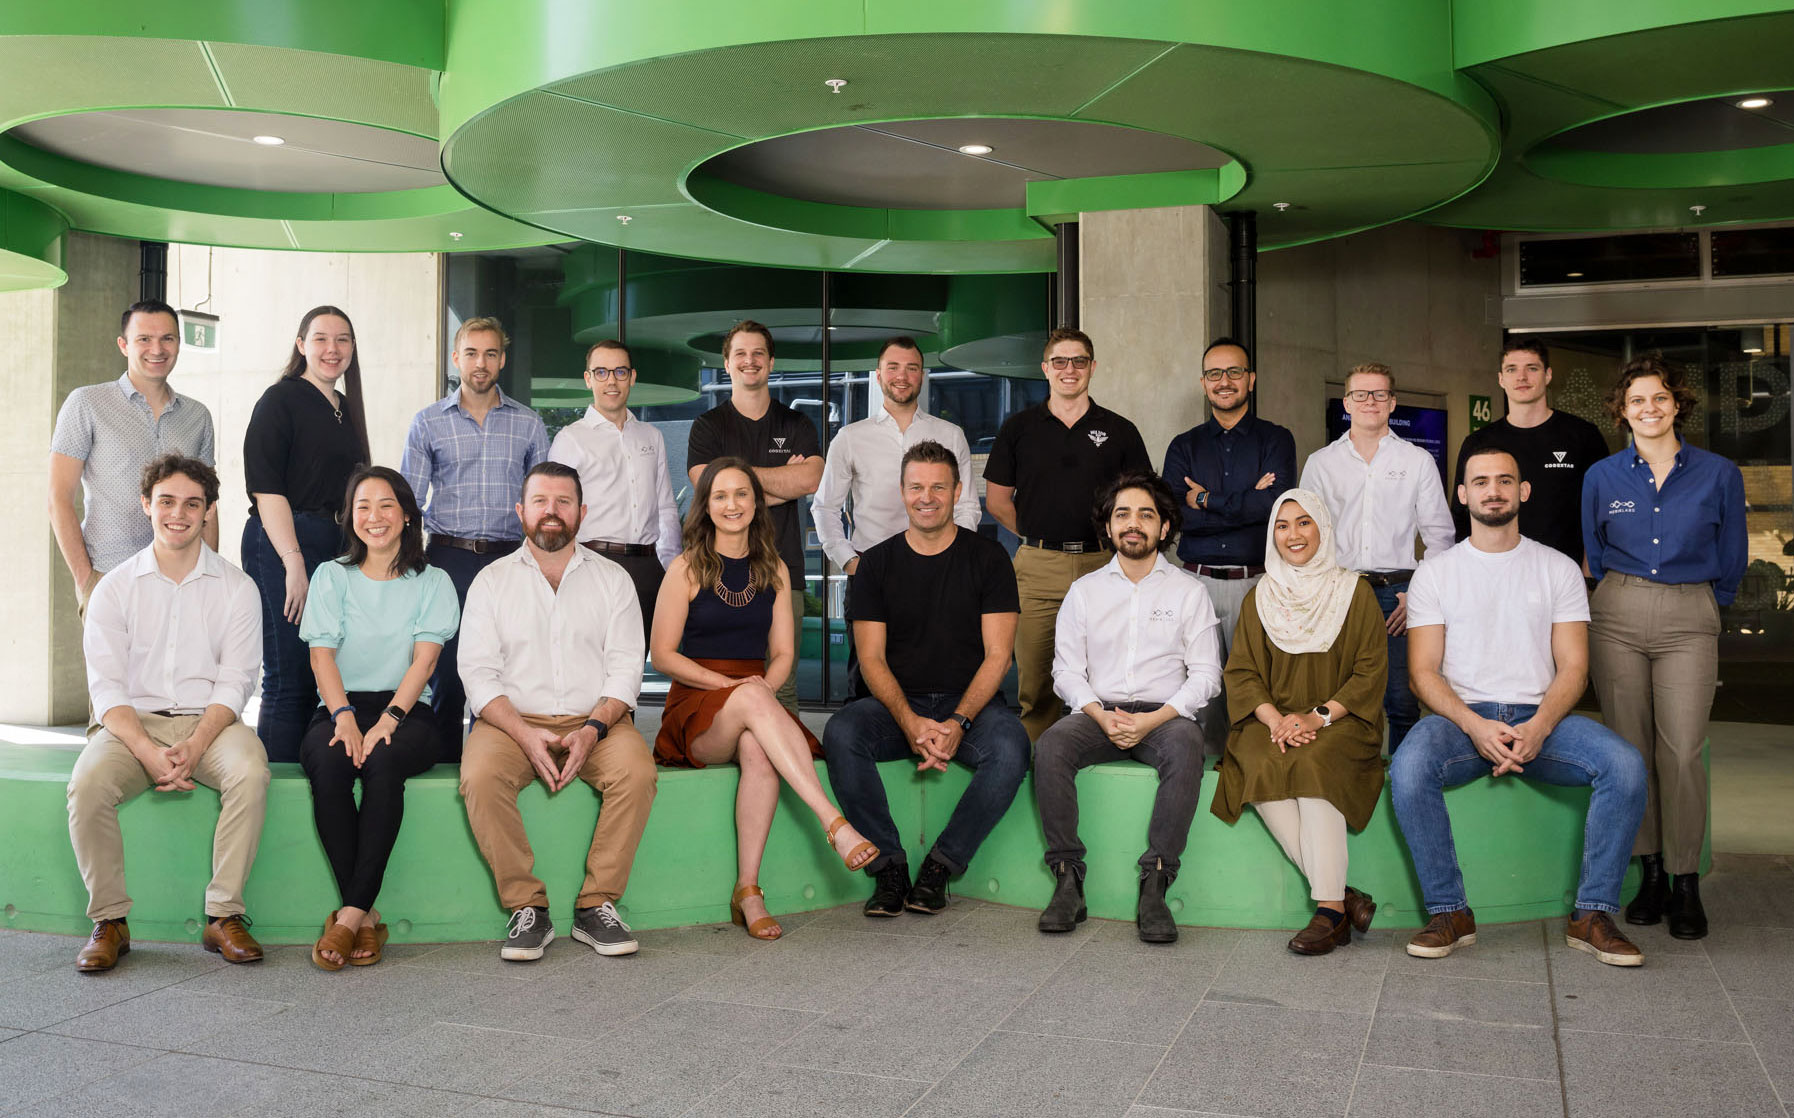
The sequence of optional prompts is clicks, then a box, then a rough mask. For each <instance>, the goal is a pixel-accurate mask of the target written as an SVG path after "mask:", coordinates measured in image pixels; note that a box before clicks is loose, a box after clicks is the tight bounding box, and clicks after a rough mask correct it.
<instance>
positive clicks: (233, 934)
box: [199, 915, 262, 963]
mask: <svg viewBox="0 0 1794 1118" xmlns="http://www.w3.org/2000/svg"><path fill="white" fill-rule="evenodd" d="M251 922H252V921H251V920H250V919H249V917H247V916H242V915H238V916H221V917H219V918H218V919H216V920H209V921H207V922H206V931H205V935H203V936H201V937H200V940H199V942H200V943H202V944H204V945H205V949H206V950H207V951H210V952H212V953H213V954H214V955H222V956H224V961H225V962H227V963H259V962H261V961H262V945H261V944H259V943H257V942H256V941H255V937H254V936H252V935H250V934H249V925H250V924H251Z"/></svg>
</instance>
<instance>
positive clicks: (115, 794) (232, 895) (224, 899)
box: [69, 710, 268, 920]
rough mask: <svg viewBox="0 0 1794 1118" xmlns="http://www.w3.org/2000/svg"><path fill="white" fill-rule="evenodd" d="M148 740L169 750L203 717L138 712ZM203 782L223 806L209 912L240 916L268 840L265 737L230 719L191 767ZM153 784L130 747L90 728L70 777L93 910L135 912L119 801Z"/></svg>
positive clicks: (75, 839)
mask: <svg viewBox="0 0 1794 1118" xmlns="http://www.w3.org/2000/svg"><path fill="white" fill-rule="evenodd" d="M137 717H138V719H140V720H141V721H142V722H143V728H144V730H145V732H147V733H148V734H149V736H150V740H151V741H153V742H155V743H156V744H157V745H158V746H160V747H162V748H163V749H166V748H168V747H169V746H171V745H173V744H175V743H176V742H178V741H181V740H182V739H184V738H185V737H186V736H187V735H188V734H190V733H192V732H193V728H194V727H195V726H197V725H199V715H197V714H189V715H181V716H179V717H173V718H170V717H167V716H165V715H160V714H151V713H149V712H148V711H141V710H140V711H138V712H137ZM193 779H194V781H196V782H197V783H200V784H203V785H205V786H206V787H207V788H213V789H216V790H217V791H218V798H219V800H220V803H221V810H220V811H219V813H218V827H217V829H216V830H215V831H214V832H213V834H212V881H211V884H209V885H207V886H206V915H207V916H240V915H242V913H243V885H244V883H245V882H247V881H248V880H249V868H250V867H251V866H253V865H254V864H255V851H256V847H257V846H258V845H260V843H261V841H262V819H263V817H264V816H265V815H266V814H267V808H268V754H267V752H266V751H265V750H263V749H262V743H261V739H259V738H257V737H256V736H255V731H254V730H251V729H250V728H249V727H248V726H245V725H243V723H242V722H232V723H231V724H230V725H229V726H226V727H225V728H224V730H223V731H222V732H221V733H219V735H218V736H217V738H215V739H213V741H212V744H211V745H210V746H209V747H207V749H206V751H205V752H204V753H202V754H200V757H199V763H198V764H197V765H195V766H194V767H193ZM149 787H150V778H149V773H148V772H146V771H145V770H144V767H143V765H142V763H141V762H139V761H138V760H137V758H136V757H135V756H133V755H132V753H131V750H130V747H129V746H127V745H125V743H124V742H122V741H120V740H119V739H118V738H117V737H115V736H114V735H113V733H112V732H111V731H110V730H107V729H106V728H105V727H103V726H96V727H94V728H93V729H92V730H90V731H89V733H88V737H87V747H86V748H85V749H83V750H81V756H80V757H79V758H78V759H76V761H75V771H74V772H73V773H71V774H70V776H69V841H70V843H72V844H73V845H74V848H75V864H76V865H77V866H79V867H80V868H81V880H82V881H83V882H84V883H86V885H87V916H88V918H89V919H91V920H117V919H120V918H122V917H123V916H124V915H125V914H126V913H128V912H130V911H131V896H130V894H129V893H127V892H125V844H124V836H123V835H122V834H121V833H120V831H119V827H118V805H119V804H122V803H124V802H125V801H126V800H129V799H132V798H134V797H136V796H137V795H139V794H140V793H142V792H146V791H148V790H149Z"/></svg>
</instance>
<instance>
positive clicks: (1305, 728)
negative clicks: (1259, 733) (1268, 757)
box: [1258, 703, 1326, 753]
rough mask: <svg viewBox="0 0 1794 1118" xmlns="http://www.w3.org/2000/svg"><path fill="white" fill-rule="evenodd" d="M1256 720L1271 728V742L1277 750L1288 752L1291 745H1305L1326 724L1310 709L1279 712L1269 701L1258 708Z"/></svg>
mask: <svg viewBox="0 0 1794 1118" xmlns="http://www.w3.org/2000/svg"><path fill="white" fill-rule="evenodd" d="M1258 720H1259V721H1260V722H1263V723H1264V724H1265V725H1266V726H1268V727H1269V728H1270V730H1271V743H1272V744H1273V745H1275V746H1276V747H1277V752H1279V753H1288V752H1289V751H1290V749H1291V748H1292V747H1295V746H1303V745H1307V744H1308V743H1309V742H1311V741H1313V740H1314V739H1315V735H1317V734H1319V733H1320V732H1321V730H1322V729H1323V728H1324V727H1325V726H1326V723H1325V722H1323V721H1321V716H1320V715H1318V714H1316V713H1314V711H1312V710H1305V711H1301V712H1300V713H1294V714H1281V713H1279V712H1278V711H1277V709H1276V708H1275V707H1273V706H1271V704H1269V703H1265V704H1264V705H1263V706H1260V707H1259V708H1258Z"/></svg>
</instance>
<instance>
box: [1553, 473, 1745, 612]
mask: <svg viewBox="0 0 1794 1118" xmlns="http://www.w3.org/2000/svg"><path fill="white" fill-rule="evenodd" d="M1582 542H1583V546H1584V547H1585V548H1586V549H1587V552H1588V571H1589V574H1591V575H1593V576H1594V577H1596V578H1600V577H1601V576H1602V575H1603V574H1604V573H1605V572H1607V571H1618V572H1619V573H1621V574H1627V575H1637V576H1638V577H1640V578H1648V579H1650V580H1651V581H1653V582H1665V583H1688V582H1710V583H1712V584H1713V597H1714V598H1715V599H1716V600H1717V601H1718V602H1719V604H1720V605H1722V606H1729V605H1731V604H1732V598H1733V596H1734V595H1736V594H1737V593H1738V583H1739V582H1740V581H1742V580H1743V578H1744V567H1745V564H1746V562H1747V560H1748V558H1749V556H1748V553H1747V540H1746V537H1745V531H1744V475H1742V474H1740V473H1739V472H1738V467H1737V466H1734V465H1733V464H1732V462H1731V460H1730V459H1728V458H1722V457H1720V456H1719V455H1717V454H1712V453H1709V452H1708V451H1705V450H1702V449H1701V448H1700V447H1698V446H1689V445H1688V444H1687V443H1686V442H1684V443H1683V444H1682V449H1681V450H1679V451H1677V452H1676V464H1675V465H1674V466H1673V467H1671V469H1670V472H1669V476H1668V477H1666V478H1664V479H1663V488H1662V489H1658V488H1656V486H1655V485H1654V483H1653V482H1652V480H1651V466H1650V463H1648V462H1646V461H1645V460H1644V459H1642V458H1640V457H1639V456H1638V454H1637V452H1636V451H1634V450H1633V449H1632V448H1631V447H1627V448H1626V449H1625V450H1622V451H1620V452H1619V453H1618V454H1614V455H1610V456H1608V457H1606V458H1603V459H1601V460H1600V461H1599V462H1596V463H1595V464H1594V465H1593V466H1592V467H1590V468H1589V471H1588V477H1586V478H1584V479H1583V482H1582Z"/></svg>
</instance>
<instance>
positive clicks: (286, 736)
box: [242, 512, 343, 761]
mask: <svg viewBox="0 0 1794 1118" xmlns="http://www.w3.org/2000/svg"><path fill="white" fill-rule="evenodd" d="M293 532H294V534H295V535H296V536H297V537H298V539H299V554H300V557H301V558H303V559H304V560H305V573H306V576H307V577H310V576H311V574H312V572H314V571H316V570H317V569H318V564H320V563H323V562H326V561H328V560H330V559H334V558H335V557H336V556H338V555H341V554H342V552H343V533H342V529H340V528H338V527H337V525H336V521H335V520H333V519H331V518H330V517H328V516H325V515H323V514H321V513H312V512H296V513H294V514H293ZM242 558H243V570H244V572H245V573H246V574H248V575H249V577H250V578H251V579H252V580H253V581H254V582H255V585H256V589H258V590H260V591H261V592H262V709H261V713H260V714H259V715H258V716H257V717H256V721H255V732H256V736H257V737H259V738H261V739H262V745H263V746H264V747H265V748H266V749H267V750H268V760H270V761H297V760H299V739H300V738H302V737H304V736H305V727H306V726H307V725H308V724H309V723H310V722H311V716H312V711H314V710H315V709H317V705H318V683H317V680H315V679H313V678H312V674H311V649H310V648H308V647H306V644H305V642H304V641H302V640H300V639H299V626H297V625H295V624H293V623H292V622H291V621H288V620H287V619H286V616H285V610H286V602H287V569H286V566H285V565H284V564H283V563H281V561H280V556H279V555H277V554H275V552H274V544H273V543H272V542H271V541H270V540H269V539H268V533H267V531H266V530H265V529H263V528H262V518H261V517H259V516H251V517H250V518H249V520H248V521H247V522H246V523H245V524H244V525H243V551H242Z"/></svg>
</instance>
